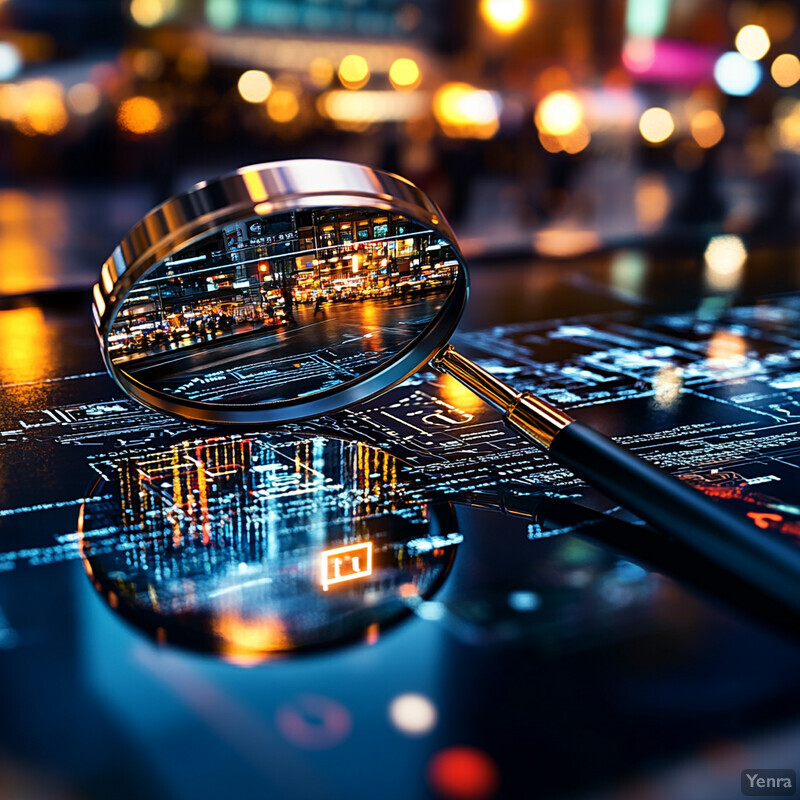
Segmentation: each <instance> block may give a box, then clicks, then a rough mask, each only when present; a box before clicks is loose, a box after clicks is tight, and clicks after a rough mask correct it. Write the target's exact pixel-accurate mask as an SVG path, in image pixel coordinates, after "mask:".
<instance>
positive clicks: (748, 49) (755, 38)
mask: <svg viewBox="0 0 800 800" xmlns="http://www.w3.org/2000/svg"><path fill="white" fill-rule="evenodd" d="M770 44H771V42H770V40H769V35H768V34H767V32H766V31H765V30H764V29H763V28H762V27H761V26H760V25H745V26H744V27H743V28H742V29H741V30H740V31H739V33H737V34H736V49H737V50H738V51H739V52H740V53H741V54H742V55H743V56H744V57H745V58H749V59H750V60H751V61H758V60H759V59H762V58H764V56H765V55H766V54H767V53H768V52H769V48H770Z"/></svg>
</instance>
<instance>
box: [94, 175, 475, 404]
mask: <svg viewBox="0 0 800 800" xmlns="http://www.w3.org/2000/svg"><path fill="white" fill-rule="evenodd" d="M247 175H249V176H250V180H251V182H252V181H253V177H252V176H253V175H255V176H256V178H257V182H260V180H261V178H260V177H259V176H258V174H257V173H254V172H250V173H247ZM459 258H460V256H458V254H457V252H456V248H455V246H454V244H453V242H451V241H450V240H449V239H447V238H446V237H443V236H442V235H441V234H440V233H438V232H437V231H435V230H433V229H431V228H430V227H429V226H426V225H424V224H422V223H420V222H417V221H415V220H414V219H411V218H409V217H408V216H405V215H403V214H389V213H388V212H387V211H386V210H383V209H381V208H369V207H354V208H346V207H324V208H315V209H312V210H302V209H301V208H297V209H293V210H292V211H291V212H281V213H274V214H271V215H268V216H256V217H250V218H246V219H241V220H238V221H232V222H229V223H227V224H225V225H224V226H222V227H220V228H219V229H217V230H213V231H211V232H206V233H205V235H204V236H203V237H202V238H201V239H199V240H198V241H195V240H190V241H189V243H188V244H185V245H184V246H178V247H177V249H175V250H174V251H173V252H171V253H170V254H169V255H167V256H166V257H165V258H164V259H163V260H162V261H160V262H158V263H157V264H156V265H155V267H153V268H148V270H147V271H146V272H145V273H144V274H143V275H142V276H141V277H139V278H138V279H137V280H135V281H134V282H133V285H131V286H126V287H125V289H124V291H125V295H124V302H123V303H122V305H121V307H120V308H119V311H118V313H116V316H114V317H113V322H112V324H111V330H110V332H109V334H108V340H107V347H108V357H109V359H110V361H111V363H112V364H113V365H115V366H116V367H118V368H119V369H120V370H124V372H125V374H126V377H127V378H128V379H132V380H134V381H136V382H137V383H138V384H139V385H143V386H147V387H149V388H151V389H153V390H155V391H158V392H162V393H167V394H170V395H172V396H173V397H175V398H181V399H188V400H191V401H193V402H200V403H226V404H234V405H241V404H247V405H251V404H259V403H271V402H275V401H282V400H292V399H296V398H298V397H304V396H307V395H312V394H314V393H316V392H323V391H326V390H329V389H333V388H336V387H337V386H340V385H342V384H346V383H349V382H351V381H354V380H357V379H358V378H360V377H362V376H364V375H367V374H368V373H370V372H373V371H375V370H376V369H379V368H380V367H381V366H383V365H385V363H386V362H388V361H389V360H390V359H391V358H393V357H394V356H395V355H397V353H398V352H399V351H400V350H402V349H403V348H405V347H406V346H407V345H409V344H410V343H411V342H412V341H414V340H415V339H416V338H417V337H418V336H419V335H420V334H421V333H423V331H425V329H426V328H428V326H429V325H431V323H432V322H433V321H434V319H435V318H436V317H437V315H438V313H439V311H440V310H441V309H442V308H443V306H444V305H445V303H446V301H447V299H448V297H449V296H450V295H451V293H452V290H453V287H454V285H455V282H456V279H457V277H458V275H459V269H460V267H459ZM111 261H112V262H113V259H111ZM107 268H108V270H109V273H108V274H109V275H110V274H111V271H113V270H116V267H113V270H112V266H108V264H107ZM98 313H101V314H102V312H101V311H99V312H98Z"/></svg>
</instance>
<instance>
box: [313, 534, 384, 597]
mask: <svg viewBox="0 0 800 800" xmlns="http://www.w3.org/2000/svg"><path fill="white" fill-rule="evenodd" d="M359 551H362V552H363V554H364V562H365V563H364V566H363V568H362V567H361V566H360V564H358V565H357V566H356V567H355V569H353V570H352V571H351V572H348V573H347V574H345V575H341V574H339V571H338V566H337V564H336V562H337V561H338V559H337V558H336V556H346V555H348V554H349V555H350V565H351V567H352V565H353V564H354V563H357V562H355V559H354V558H353V554H354V553H358V552H359ZM320 555H321V572H320V585H321V586H322V588H323V590H324V591H326V592H327V591H328V587H329V586H332V585H333V584H335V583H344V582H345V581H354V580H358V579H359V578H366V577H368V576H369V575H372V542H359V543H358V544H348V545H345V546H344V547H334V548H333V549H332V550H323V551H322V553H321V554H320ZM342 561H343V560H342ZM341 563H342V562H340V564H341ZM331 564H333V575H334V576H333V577H330V572H331V569H330V568H331Z"/></svg>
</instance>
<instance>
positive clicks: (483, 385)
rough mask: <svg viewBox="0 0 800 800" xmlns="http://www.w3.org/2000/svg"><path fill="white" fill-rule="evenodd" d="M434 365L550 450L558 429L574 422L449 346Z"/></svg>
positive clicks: (524, 433) (517, 429)
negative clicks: (514, 388) (504, 381)
mask: <svg viewBox="0 0 800 800" xmlns="http://www.w3.org/2000/svg"><path fill="white" fill-rule="evenodd" d="M431 366H433V367H434V368H435V369H438V370H439V371H441V372H444V373H446V374H447V375H450V376H451V377H453V378H455V379H456V380H457V381H459V382H460V383H463V384H464V386H466V387H467V388H468V389H471V390H472V391H473V392H475V394H477V395H478V396H479V397H481V398H482V399H483V400H485V401H486V402H487V403H489V404H490V405H492V406H494V407H495V408H497V409H499V410H500V411H502V412H503V414H504V415H505V418H506V422H507V423H508V425H509V427H510V428H512V429H513V430H515V431H516V432H517V433H519V434H521V435H522V436H524V437H525V438H526V439H530V440H531V441H533V442H535V443H536V444H538V445H539V446H540V447H543V448H544V449H545V450H547V449H549V447H550V445H551V444H552V443H553V439H555V437H556V435H557V434H558V433H559V431H562V430H563V429H564V428H566V427H567V425H569V424H570V423H571V422H574V420H573V419H572V417H570V416H569V414H567V413H565V412H564V411H562V410H561V409H560V408H556V407H555V406H551V405H550V403H546V402H545V401H544V400H542V399H541V398H540V397H536V395H534V394H530V393H529V392H522V393H520V392H515V391H514V390H513V389H512V388H511V387H510V386H508V384H505V383H503V382H502V381H501V380H499V379H498V378H495V376H494V375H492V374H491V373H489V372H487V371H486V370H485V369H483V367H479V366H478V365H477V364H476V363H475V362H473V361H470V359H468V358H467V357H466V356H462V355H461V353H459V352H458V351H457V350H456V349H455V348H454V347H453V346H452V345H447V347H444V348H443V349H442V350H440V351H439V353H437V355H436V356H434V357H433V358H432V359H431Z"/></svg>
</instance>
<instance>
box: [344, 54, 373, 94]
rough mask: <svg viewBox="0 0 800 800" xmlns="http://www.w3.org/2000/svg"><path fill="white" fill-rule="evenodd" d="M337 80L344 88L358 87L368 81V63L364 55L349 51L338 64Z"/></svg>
mask: <svg viewBox="0 0 800 800" xmlns="http://www.w3.org/2000/svg"><path fill="white" fill-rule="evenodd" d="M339 80H340V81H341V82H342V86H344V87H345V88H346V89H360V88H361V87H362V86H366V85H367V82H368V81H369V64H367V59H366V58H364V56H360V55H357V54H356V53H351V54H350V55H349V56H345V57H344V58H343V59H342V62H341V64H339Z"/></svg>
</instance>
